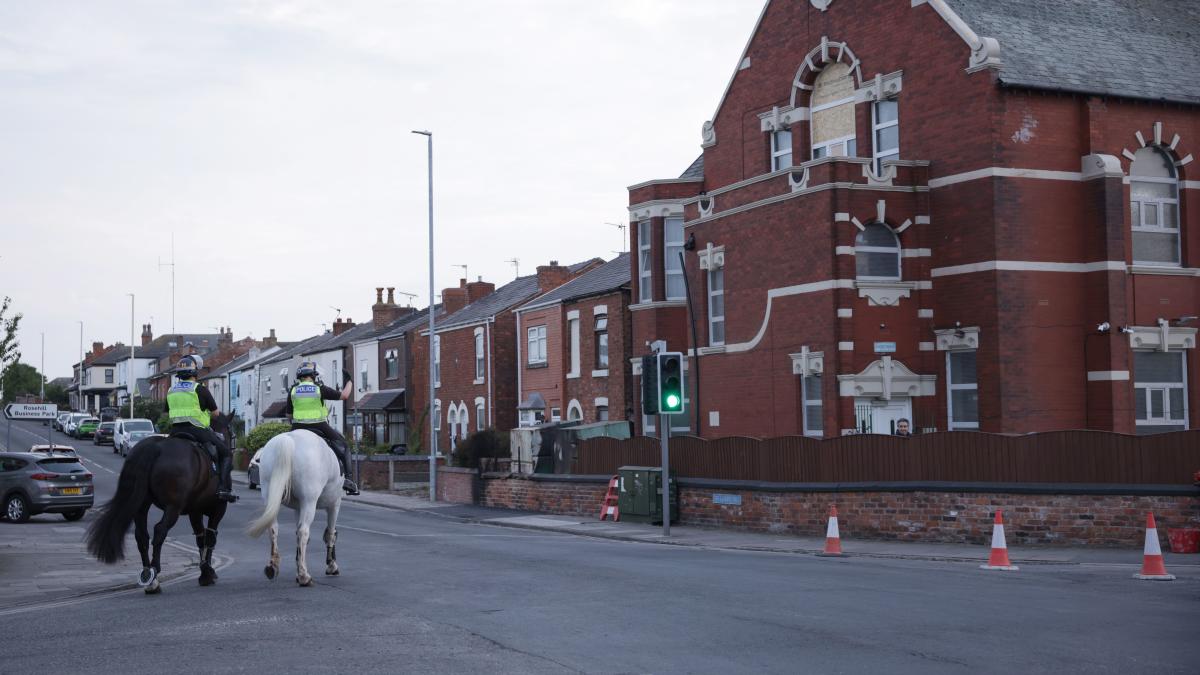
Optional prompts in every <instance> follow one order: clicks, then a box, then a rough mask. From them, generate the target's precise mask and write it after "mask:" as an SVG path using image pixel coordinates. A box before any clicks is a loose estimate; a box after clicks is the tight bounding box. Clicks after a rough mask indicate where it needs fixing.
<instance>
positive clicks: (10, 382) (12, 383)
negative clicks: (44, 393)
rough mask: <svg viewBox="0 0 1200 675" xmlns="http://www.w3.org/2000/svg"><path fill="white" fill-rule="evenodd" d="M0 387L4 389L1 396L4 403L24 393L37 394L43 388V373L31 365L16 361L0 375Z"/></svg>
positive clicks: (0, 401) (0, 398)
mask: <svg viewBox="0 0 1200 675" xmlns="http://www.w3.org/2000/svg"><path fill="white" fill-rule="evenodd" d="M0 389H3V390H4V394H3V395H2V396H0V403H3V404H7V403H12V402H13V401H15V400H16V399H17V397H18V396H22V395H32V396H36V395H38V394H40V393H41V390H42V375H41V373H39V372H38V371H37V368H34V367H33V366H31V365H28V364H25V363H14V364H12V365H11V366H9V367H8V368H6V369H5V370H4V375H3V376H0Z"/></svg>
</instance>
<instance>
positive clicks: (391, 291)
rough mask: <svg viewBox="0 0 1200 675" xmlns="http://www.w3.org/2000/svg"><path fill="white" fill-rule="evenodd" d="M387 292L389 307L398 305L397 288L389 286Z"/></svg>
mask: <svg viewBox="0 0 1200 675" xmlns="http://www.w3.org/2000/svg"><path fill="white" fill-rule="evenodd" d="M387 292H388V301H387V304H389V305H394V304H396V287H395V286H388V289H387Z"/></svg>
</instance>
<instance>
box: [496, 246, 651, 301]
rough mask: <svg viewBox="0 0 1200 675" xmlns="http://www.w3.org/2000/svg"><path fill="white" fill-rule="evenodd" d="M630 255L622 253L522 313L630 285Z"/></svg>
mask: <svg viewBox="0 0 1200 675" xmlns="http://www.w3.org/2000/svg"><path fill="white" fill-rule="evenodd" d="M629 278H630V272H629V254H628V253H622V254H621V255H619V256H617V257H616V258H613V259H612V260H610V261H608V262H606V263H604V264H603V265H601V266H599V267H597V268H596V269H594V270H591V271H589V272H586V273H584V274H582V275H580V276H578V277H575V278H574V279H572V280H570V281H568V282H567V283H565V284H563V285H562V286H559V287H558V288H555V289H554V290H552V291H550V292H548V293H544V294H542V295H539V296H538V297H536V298H534V299H533V300H530V301H529V302H527V303H525V304H524V305H522V306H521V307H520V308H519V309H520V311H525V310H527V309H537V308H538V307H546V306H548V305H553V304H555V303H558V302H564V301H567V300H575V299H577V298H586V297H589V296H592V295H599V294H601V293H608V292H611V291H614V290H616V289H618V288H621V287H622V286H624V285H626V284H628V283H629Z"/></svg>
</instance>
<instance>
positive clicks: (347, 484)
mask: <svg viewBox="0 0 1200 675" xmlns="http://www.w3.org/2000/svg"><path fill="white" fill-rule="evenodd" d="M334 450H335V453H334V454H336V455H337V458H338V461H340V462H341V463H342V472H343V475H344V476H345V478H344V479H343V480H342V489H343V490H345V491H346V494H348V495H356V494H360V493H359V491H358V485H356V484H355V482H354V481H352V480H350V476H352V475H353V472H352V471H351V469H350V453H349V452H348V451H347V449H346V443H345V441H338V442H335V443H334Z"/></svg>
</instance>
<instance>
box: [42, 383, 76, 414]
mask: <svg viewBox="0 0 1200 675" xmlns="http://www.w3.org/2000/svg"><path fill="white" fill-rule="evenodd" d="M46 403H53V404H55V405H57V406H58V409H59V410H69V409H70V407H71V396H70V394H68V393H67V389H66V387H64V386H62V385H60V384H47V385H46Z"/></svg>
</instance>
